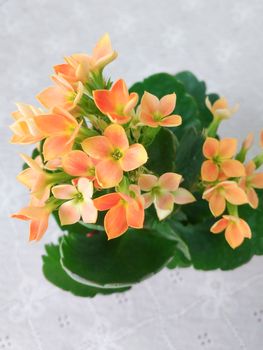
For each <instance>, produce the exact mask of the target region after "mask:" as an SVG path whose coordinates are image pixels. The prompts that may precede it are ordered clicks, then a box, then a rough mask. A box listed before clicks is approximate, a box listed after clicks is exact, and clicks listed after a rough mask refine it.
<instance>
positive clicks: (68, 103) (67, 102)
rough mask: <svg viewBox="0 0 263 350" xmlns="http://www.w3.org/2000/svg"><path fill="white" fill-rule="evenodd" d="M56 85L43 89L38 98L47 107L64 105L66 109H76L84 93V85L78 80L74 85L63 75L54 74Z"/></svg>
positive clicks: (53, 79)
mask: <svg viewBox="0 0 263 350" xmlns="http://www.w3.org/2000/svg"><path fill="white" fill-rule="evenodd" d="M51 79H52V81H53V82H54V83H55V86H50V87H48V88H46V89H44V90H43V91H41V92H40V93H39V94H38V95H37V96H36V98H37V99H38V101H39V102H40V103H41V104H42V105H43V106H44V107H45V108H47V109H50V110H52V109H53V108H54V107H62V108H63V109H66V110H72V109H74V108H75V107H76V106H77V104H78V103H79V101H80V99H81V97H82V95H83V89H84V87H83V85H82V83H81V82H78V83H77V84H75V85H76V87H73V86H72V84H70V83H69V82H68V81H66V80H65V79H64V78H63V77H62V76H59V75H53V76H52V77H51Z"/></svg>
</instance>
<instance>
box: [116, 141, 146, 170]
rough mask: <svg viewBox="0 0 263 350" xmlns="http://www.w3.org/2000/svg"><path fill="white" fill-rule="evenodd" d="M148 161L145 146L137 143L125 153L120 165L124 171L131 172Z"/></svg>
mask: <svg viewBox="0 0 263 350" xmlns="http://www.w3.org/2000/svg"><path fill="white" fill-rule="evenodd" d="M147 159H148V156H147V152H146V150H145V148H144V147H143V145H141V144H139V143H135V144H133V145H131V146H130V147H129V149H128V150H127V151H126V152H125V154H124V156H123V158H121V159H120V164H121V167H122V169H123V170H124V171H131V170H134V169H137V168H139V167H140V166H141V165H143V164H145V163H146V162H147Z"/></svg>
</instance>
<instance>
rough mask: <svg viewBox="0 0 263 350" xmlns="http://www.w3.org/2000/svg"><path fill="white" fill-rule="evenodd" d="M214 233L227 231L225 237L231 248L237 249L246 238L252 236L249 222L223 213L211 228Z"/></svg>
mask: <svg viewBox="0 0 263 350" xmlns="http://www.w3.org/2000/svg"><path fill="white" fill-rule="evenodd" d="M210 231H211V232H212V233H215V234H217V233H221V232H223V231H225V238H226V240H227V242H228V244H229V245H230V247H231V248H233V249H235V248H237V247H238V246H240V244H242V243H243V241H244V239H245V238H251V230H250V227H249V225H248V224H247V222H246V221H245V220H243V219H240V218H239V217H237V216H232V215H223V218H222V219H220V220H218V221H217V222H216V223H215V224H214V225H213V226H212V227H211V229H210Z"/></svg>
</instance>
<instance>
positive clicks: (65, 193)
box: [52, 178, 98, 225]
mask: <svg viewBox="0 0 263 350" xmlns="http://www.w3.org/2000/svg"><path fill="white" fill-rule="evenodd" d="M52 193H53V195H54V197H55V198H58V199H62V200H67V201H66V202H64V203H63V204H62V205H61V206H60V207H59V211H58V214H59V219H60V222H61V225H71V224H75V223H76V222H78V221H79V220H80V218H82V220H83V221H84V222H85V223H93V224H94V223H95V222H96V220H97V216H98V211H97V209H96V208H95V206H94V204H93V201H92V199H91V198H92V195H93V185H92V182H91V181H89V180H88V179H86V178H80V179H79V180H78V182H77V185H76V186H73V185H69V184H65V185H57V186H54V187H53V188H52Z"/></svg>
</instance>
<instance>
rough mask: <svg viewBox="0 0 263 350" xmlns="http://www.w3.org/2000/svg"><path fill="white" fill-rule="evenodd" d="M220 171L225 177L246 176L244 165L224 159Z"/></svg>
mask: <svg viewBox="0 0 263 350" xmlns="http://www.w3.org/2000/svg"><path fill="white" fill-rule="evenodd" d="M221 171H222V172H223V173H224V174H225V175H226V176H227V177H241V176H245V175H246V170H245V167H244V165H243V164H242V163H241V162H239V161H238V160H236V159H226V160H224V161H223V162H222V164H221Z"/></svg>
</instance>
